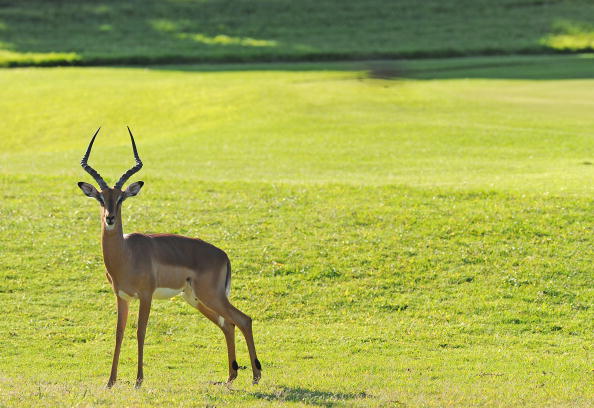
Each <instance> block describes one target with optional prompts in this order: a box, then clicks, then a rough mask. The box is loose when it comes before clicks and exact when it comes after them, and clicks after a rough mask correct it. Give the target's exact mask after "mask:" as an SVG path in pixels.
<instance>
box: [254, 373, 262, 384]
mask: <svg viewBox="0 0 594 408" xmlns="http://www.w3.org/2000/svg"><path fill="white" fill-rule="evenodd" d="M260 378H262V375H261V374H258V375H255V376H254V380H253V381H252V384H253V385H258V383H259V382H260Z"/></svg>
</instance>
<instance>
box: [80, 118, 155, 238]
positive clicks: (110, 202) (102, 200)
mask: <svg viewBox="0 0 594 408" xmlns="http://www.w3.org/2000/svg"><path fill="white" fill-rule="evenodd" d="M99 129H101V128H99ZM99 129H97V131H96V132H95V134H94V135H93V138H92V139H91V142H90V143H89V147H88V148H87V152H86V153H85V155H84V156H83V158H82V160H81V162H80V164H81V165H82V167H83V169H85V171H86V172H87V173H89V174H90V175H91V176H93V178H94V179H95V181H96V182H97V184H99V187H100V188H101V191H99V190H97V189H96V188H95V186H93V185H92V184H89V183H85V182H82V181H80V182H79V183H78V186H79V187H80V189H81V190H82V192H83V193H84V194H85V195H86V196H87V197H90V198H94V199H95V200H97V201H98V202H99V204H101V214H102V217H101V218H102V222H103V224H104V225H105V229H106V230H108V231H110V230H113V229H114V228H115V227H116V223H117V222H118V220H119V219H120V217H119V215H120V209H121V207H122V203H123V202H124V200H125V199H126V198H128V197H133V196H135V195H137V194H138V193H139V192H140V189H141V188H142V186H143V185H144V182H142V181H137V182H136V183H132V184H130V185H129V186H128V188H126V190H122V186H123V185H124V183H125V182H126V181H128V179H129V178H130V177H131V176H132V175H133V174H134V173H136V172H137V171H139V170H140V169H141V168H142V161H141V160H140V157H138V152H137V151H136V143H134V136H132V132H131V131H130V128H128V133H130V139H131V140H132V150H134V159H135V160H136V165H135V166H134V167H132V168H131V169H130V170H128V171H127V172H125V173H124V175H123V176H122V177H120V179H119V181H118V182H117V183H116V184H115V185H114V186H113V188H110V187H109V186H108V185H107V183H106V182H105V180H103V178H102V177H101V176H100V175H99V173H97V172H96V171H95V170H94V169H93V168H92V167H91V166H89V165H88V164H87V160H88V159H89V155H90V154H91V148H92V147H93V142H94V141H95V137H96V136H97V133H99Z"/></svg>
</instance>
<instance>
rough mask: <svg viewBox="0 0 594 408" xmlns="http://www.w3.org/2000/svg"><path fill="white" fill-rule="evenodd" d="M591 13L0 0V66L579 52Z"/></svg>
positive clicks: (498, 7) (377, 0)
mask: <svg viewBox="0 0 594 408" xmlns="http://www.w3.org/2000/svg"><path fill="white" fill-rule="evenodd" d="M592 21H594V4H593V3H592V2H591V1H588V0H571V1H558V0H546V1H532V0H501V1H497V2H493V1H489V0H482V1H477V0H458V1H450V2H444V1H441V0H425V1H423V2H418V1H414V0H400V1H382V0H368V1H364V2H361V1H348V2H345V1H340V0H333V1H323V2H320V1H315V0H302V1H298V2H296V1H291V0H265V1H220V0H217V1H199V2H190V1H175V0H169V1H165V0H149V1H145V0H136V1H126V2H121V1H115V0H105V1H102V2H99V3H98V2H96V1H88V0H87V1H77V2H71V1H52V2H47V1H34V0H28V1H3V2H2V3H1V4H0V65H38V64H40V65H51V64H53V65H55V64H64V63H71V64H105V63H109V64H113V63H133V62H144V63H147V62H156V61H161V62H172V61H179V62H181V61H188V60H191V61H253V60H276V59H285V60H287V59H290V60H296V59H299V60H303V59H306V60H319V59H344V58H349V59H353V58H355V59H361V58H365V59H369V58H377V57H402V56H439V55H441V56H444V55H449V56H452V55H469V54H485V53H486V54H491V53H506V54H507V53H519V52H520V53H525V52H531V53H535V52H539V53H543V52H547V51H552V50H559V51H576V50H581V51H591V50H592V49H593V48H594V26H592ZM49 33H51V35H50V34H49Z"/></svg>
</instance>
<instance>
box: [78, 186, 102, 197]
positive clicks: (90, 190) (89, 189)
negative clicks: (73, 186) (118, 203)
mask: <svg viewBox="0 0 594 408" xmlns="http://www.w3.org/2000/svg"><path fill="white" fill-rule="evenodd" d="M78 186H79V187H80V189H81V190H82V192H83V193H85V195H86V196H87V197H91V198H94V199H96V200H99V191H97V189H96V188H95V186H93V185H91V184H89V183H85V182H83V181H79V182H78Z"/></svg>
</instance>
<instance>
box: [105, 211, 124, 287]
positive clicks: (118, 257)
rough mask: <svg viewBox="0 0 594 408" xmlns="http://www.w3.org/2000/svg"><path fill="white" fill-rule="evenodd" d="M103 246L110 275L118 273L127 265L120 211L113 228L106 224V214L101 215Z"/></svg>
mask: <svg viewBox="0 0 594 408" xmlns="http://www.w3.org/2000/svg"><path fill="white" fill-rule="evenodd" d="M101 246H102V247H103V262H104V263H105V267H106V268H107V272H109V274H110V275H112V276H114V275H117V274H118V272H119V271H120V270H121V269H122V268H123V267H124V266H125V264H124V262H125V261H126V256H125V247H124V232H123V229H122V216H121V214H120V212H119V211H118V214H117V215H116V218H115V223H114V226H113V228H108V227H107V226H106V224H105V216H104V215H102V217H101Z"/></svg>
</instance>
